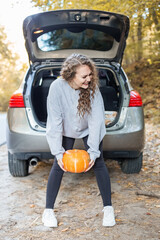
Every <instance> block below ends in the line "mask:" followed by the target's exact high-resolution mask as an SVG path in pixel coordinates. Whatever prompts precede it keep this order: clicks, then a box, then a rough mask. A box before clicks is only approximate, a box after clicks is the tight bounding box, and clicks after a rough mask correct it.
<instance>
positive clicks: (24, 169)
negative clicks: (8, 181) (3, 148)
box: [8, 152, 29, 177]
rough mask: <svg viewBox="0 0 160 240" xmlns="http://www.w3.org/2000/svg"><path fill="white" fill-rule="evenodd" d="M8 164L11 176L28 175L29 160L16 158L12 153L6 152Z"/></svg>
mask: <svg viewBox="0 0 160 240" xmlns="http://www.w3.org/2000/svg"><path fill="white" fill-rule="evenodd" d="M8 166H9V171H10V174H11V175H12V176H13V177H25V176H27V175H28V170H29V162H28V161H27V160H18V159H17V158H16V156H15V155H14V154H10V153H9V152H8Z"/></svg>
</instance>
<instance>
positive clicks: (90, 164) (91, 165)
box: [85, 160, 95, 172]
mask: <svg viewBox="0 0 160 240" xmlns="http://www.w3.org/2000/svg"><path fill="white" fill-rule="evenodd" d="M94 163H95V161H94V160H90V162H89V167H88V168H87V170H86V171H85V172H88V171H89V170H90V169H91V168H92V167H93V165H94Z"/></svg>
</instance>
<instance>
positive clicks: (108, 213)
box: [102, 206, 116, 227]
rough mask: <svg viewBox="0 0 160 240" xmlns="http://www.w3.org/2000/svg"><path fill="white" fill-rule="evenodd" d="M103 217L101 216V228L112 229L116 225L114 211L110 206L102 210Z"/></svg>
mask: <svg viewBox="0 0 160 240" xmlns="http://www.w3.org/2000/svg"><path fill="white" fill-rule="evenodd" d="M103 212H104V216H103V224H102V225H103V226H104V227H113V226H114V225H115V224H116V221H115V217H114V209H113V207H112V206H106V207H104V209H103Z"/></svg>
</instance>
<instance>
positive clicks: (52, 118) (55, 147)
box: [46, 84, 65, 159]
mask: <svg viewBox="0 0 160 240" xmlns="http://www.w3.org/2000/svg"><path fill="white" fill-rule="evenodd" d="M47 114H48V116H47V125H46V138H47V141H48V144H49V147H50V150H51V153H52V155H54V156H56V158H57V159H61V158H62V157H63V153H64V152H65V150H64V148H63V147H62V132H63V124H62V120H63V119H62V112H61V108H60V103H59V97H58V88H55V84H52V85H51V87H50V90H49V94H48V97H47Z"/></svg>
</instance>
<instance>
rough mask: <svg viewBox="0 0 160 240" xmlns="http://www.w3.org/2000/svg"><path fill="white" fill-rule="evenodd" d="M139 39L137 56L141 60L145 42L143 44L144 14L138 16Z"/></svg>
mask: <svg viewBox="0 0 160 240" xmlns="http://www.w3.org/2000/svg"><path fill="white" fill-rule="evenodd" d="M137 40H138V47H137V56H138V59H137V60H140V59H141V58H142V56H143V44H142V15H139V16H138V26H137Z"/></svg>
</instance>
